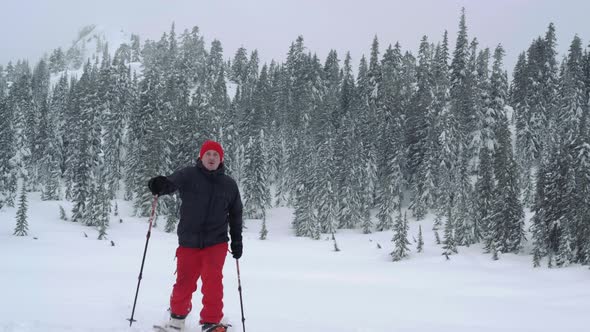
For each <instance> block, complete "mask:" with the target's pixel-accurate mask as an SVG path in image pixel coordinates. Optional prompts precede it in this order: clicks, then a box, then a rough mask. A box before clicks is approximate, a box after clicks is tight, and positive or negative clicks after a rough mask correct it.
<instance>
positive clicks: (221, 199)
mask: <svg viewBox="0 0 590 332" xmlns="http://www.w3.org/2000/svg"><path fill="white" fill-rule="evenodd" d="M166 179H167V180H168V183H167V185H166V186H165V188H164V190H163V192H162V194H170V193H173V192H175V191H176V190H178V191H179V193H180V199H181V201H182V202H181V205H180V221H179V223H178V229H177V233H178V242H179V245H180V246H182V247H189V248H206V247H210V246H213V245H215V244H219V243H223V242H227V241H228V240H229V238H228V226H229V233H230V237H231V240H232V242H241V241H242V209H243V206H242V200H241V198H240V191H239V189H238V186H237V184H236V182H235V181H234V179H232V178H231V177H230V176H229V175H226V174H225V167H224V165H223V163H221V164H220V165H219V167H218V168H217V169H216V170H214V171H209V170H208V169H206V168H205V167H204V166H203V163H202V161H201V159H198V160H197V164H196V165H194V166H188V167H185V168H182V169H180V170H178V171H176V172H174V173H172V174H171V175H168V176H166Z"/></svg>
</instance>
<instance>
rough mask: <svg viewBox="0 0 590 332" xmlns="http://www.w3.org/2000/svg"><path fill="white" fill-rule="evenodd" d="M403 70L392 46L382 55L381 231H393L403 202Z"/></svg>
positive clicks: (396, 48)
mask: <svg viewBox="0 0 590 332" xmlns="http://www.w3.org/2000/svg"><path fill="white" fill-rule="evenodd" d="M401 67H402V55H401V47H400V46H399V44H396V46H395V48H392V47H389V48H388V49H387V51H386V52H385V54H384V56H383V62H382V64H381V68H382V79H383V81H382V86H381V90H380V91H381V92H380V95H379V97H380V101H379V105H380V107H381V108H382V109H381V110H380V111H379V114H380V115H381V116H382V117H383V119H381V121H380V122H381V125H380V126H379V127H378V128H379V129H378V130H379V134H380V138H379V142H380V143H381V145H380V147H379V151H380V153H379V159H378V173H377V177H378V179H379V180H378V181H377V185H378V187H377V197H376V200H377V208H378V212H377V219H378V223H377V225H376V229H377V230H378V231H383V230H388V229H392V227H393V225H394V222H393V214H394V213H395V211H396V210H397V209H398V208H399V206H398V202H399V201H400V200H401V199H402V194H401V191H402V186H403V172H402V165H403V163H404V161H403V160H404V157H403V155H404V152H403V131H402V128H403V115H402V107H401V103H402V100H401V98H402V97H401V89H402V83H401V80H400V76H401Z"/></svg>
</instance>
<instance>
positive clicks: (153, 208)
mask: <svg viewBox="0 0 590 332" xmlns="http://www.w3.org/2000/svg"><path fill="white" fill-rule="evenodd" d="M157 204H158V195H155V196H154V202H153V203H152V213H151V215H150V227H149V228H148V232H147V235H146V240H145V249H143V259H142V260H141V269H140V270H139V277H138V280H137V290H135V300H134V301H133V310H132V311H131V318H128V319H127V320H128V321H129V326H130V327H131V324H133V322H135V321H136V320H134V319H133V315H134V314H135V305H136V304H137V295H138V294H139V285H140V284H141V275H142V273H143V265H144V263H145V255H146V253H147V248H148V243H149V242H150V236H151V234H152V223H153V221H154V214H156V205H157Z"/></svg>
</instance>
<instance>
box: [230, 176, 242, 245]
mask: <svg viewBox="0 0 590 332" xmlns="http://www.w3.org/2000/svg"><path fill="white" fill-rule="evenodd" d="M242 209H243V206H242V198H241V197H240V190H239V189H238V188H237V185H236V196H235V197H234V199H233V201H232V203H231V205H230V207H229V235H230V237H231V241H232V242H242V224H243V221H242Z"/></svg>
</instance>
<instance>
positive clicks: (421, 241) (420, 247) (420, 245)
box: [416, 225, 424, 252]
mask: <svg viewBox="0 0 590 332" xmlns="http://www.w3.org/2000/svg"><path fill="white" fill-rule="evenodd" d="M423 249H424V239H423V238H422V225H418V245H417V247H416V251H417V252H422V250H423Z"/></svg>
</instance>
